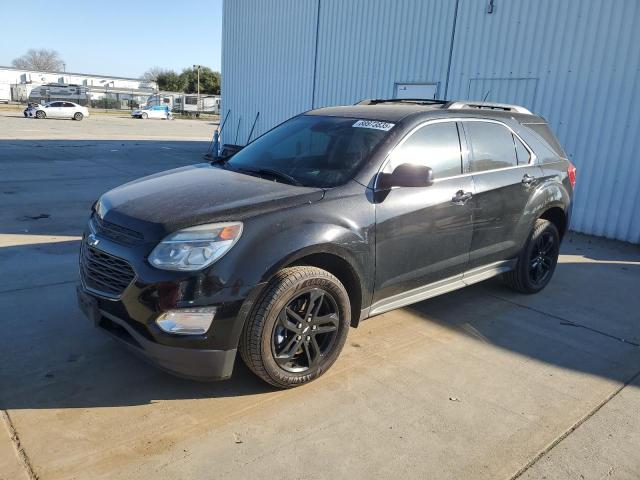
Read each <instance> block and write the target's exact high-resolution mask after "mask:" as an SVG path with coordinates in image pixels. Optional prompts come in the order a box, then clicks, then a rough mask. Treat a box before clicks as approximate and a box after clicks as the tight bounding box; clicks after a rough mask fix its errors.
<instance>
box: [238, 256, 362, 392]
mask: <svg viewBox="0 0 640 480" xmlns="http://www.w3.org/2000/svg"><path fill="white" fill-rule="evenodd" d="M350 318H351V308H350V305H349V296H348V295H347V292H346V290H345V288H344V286H343V285H342V284H341V283H340V281H339V280H338V279H337V278H336V277H334V276H333V275H331V274H330V273H329V272H327V271H325V270H322V269H319V268H316V267H305V266H301V267H290V268H285V269H283V270H281V271H280V272H278V273H277V274H276V276H275V277H274V279H273V280H272V281H271V283H270V284H269V286H268V287H267V290H266V292H265V293H264V294H263V295H262V297H261V299H260V300H259V301H258V302H257V304H256V307H255V309H254V311H253V312H252V314H251V316H250V318H249V319H248V320H247V323H246V325H245V327H244V330H243V332H242V338H241V340H240V354H241V355H242V359H243V360H244V362H245V364H246V365H247V366H248V367H249V368H250V369H251V370H252V371H253V372H254V373H255V374H256V375H258V376H259V377H260V378H262V379H263V380H264V381H266V382H268V383H270V384H271V385H274V386H276V387H279V388H290V387H295V386H298V385H302V384H303V383H308V382H310V381H312V380H314V379H316V378H318V377H319V376H320V375H322V374H323V373H324V372H326V371H327V370H328V369H329V367H331V365H333V362H335V361H336V359H337V358H338V355H339V354H340V352H341V350H342V347H343V346H344V343H345V341H346V338H347V333H348V330H349V324H350Z"/></svg>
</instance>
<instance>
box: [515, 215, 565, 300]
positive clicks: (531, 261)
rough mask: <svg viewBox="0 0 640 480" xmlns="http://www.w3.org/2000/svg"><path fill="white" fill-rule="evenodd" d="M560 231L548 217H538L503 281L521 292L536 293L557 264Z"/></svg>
mask: <svg viewBox="0 0 640 480" xmlns="http://www.w3.org/2000/svg"><path fill="white" fill-rule="evenodd" d="M559 254H560V234H559V233H558V229H557V228H556V226H555V225H554V224H553V223H551V222H550V221H549V220H543V219H538V220H537V221H536V223H535V225H534V227H533V230H532V231H531V234H530V235H529V240H528V241H527V244H526V245H525V246H524V248H523V249H522V251H521V252H520V255H518V260H517V263H516V267H515V268H514V269H513V270H512V271H510V272H507V273H505V274H504V280H505V282H506V284H507V285H508V286H509V287H511V288H512V289H513V290H516V291H518V292H521V293H537V292H539V291H540V290H542V289H543V288H544V287H546V286H547V284H548V283H549V281H550V280H551V277H552V276H553V272H554V271H555V269H556V265H557V263H558V255H559Z"/></svg>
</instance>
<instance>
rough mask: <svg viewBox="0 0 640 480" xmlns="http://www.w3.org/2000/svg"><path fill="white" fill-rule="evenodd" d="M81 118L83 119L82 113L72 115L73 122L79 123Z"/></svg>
mask: <svg viewBox="0 0 640 480" xmlns="http://www.w3.org/2000/svg"><path fill="white" fill-rule="evenodd" d="M83 118H84V115H82V113H80V112H76V113H75V114H74V115H73V119H74V120H77V121H78V122H79V121H80V120H82V119H83Z"/></svg>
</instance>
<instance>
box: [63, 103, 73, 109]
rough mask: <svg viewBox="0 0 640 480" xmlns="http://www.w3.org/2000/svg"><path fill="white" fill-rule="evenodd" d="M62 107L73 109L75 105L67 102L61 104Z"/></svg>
mask: <svg viewBox="0 0 640 480" xmlns="http://www.w3.org/2000/svg"><path fill="white" fill-rule="evenodd" d="M63 106H65V107H67V108H74V107H75V105H74V104H73V103H69V102H65V103H64V104H63Z"/></svg>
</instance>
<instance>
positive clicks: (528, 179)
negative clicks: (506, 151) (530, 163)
mask: <svg viewBox="0 0 640 480" xmlns="http://www.w3.org/2000/svg"><path fill="white" fill-rule="evenodd" d="M535 179H536V177H533V176H531V175H529V174H528V173H525V174H524V177H522V184H523V185H531V184H532V183H533V182H534V181H535Z"/></svg>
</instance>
